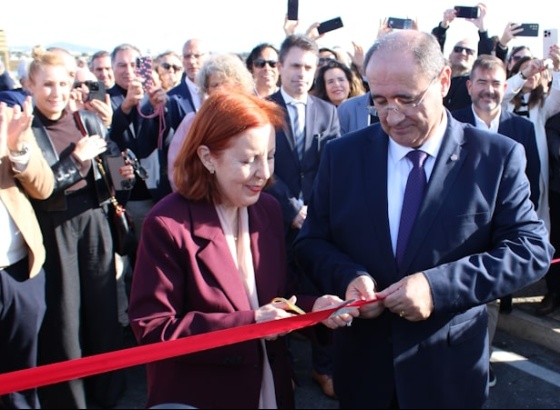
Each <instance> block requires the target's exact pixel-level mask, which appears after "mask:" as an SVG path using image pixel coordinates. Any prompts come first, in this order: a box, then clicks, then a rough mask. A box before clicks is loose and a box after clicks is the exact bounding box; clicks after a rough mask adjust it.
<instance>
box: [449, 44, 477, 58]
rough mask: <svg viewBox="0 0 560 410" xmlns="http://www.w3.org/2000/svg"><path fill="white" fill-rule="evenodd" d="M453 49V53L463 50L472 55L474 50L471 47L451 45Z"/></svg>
mask: <svg viewBox="0 0 560 410" xmlns="http://www.w3.org/2000/svg"><path fill="white" fill-rule="evenodd" d="M453 51H454V52H455V53H462V52H463V51H464V52H466V53H467V54H468V55H470V56H472V55H474V50H473V49H472V48H467V47H461V46H455V47H453Z"/></svg>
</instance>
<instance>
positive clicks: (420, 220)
mask: <svg viewBox="0 0 560 410" xmlns="http://www.w3.org/2000/svg"><path fill="white" fill-rule="evenodd" d="M447 121H448V126H447V130H446V132H445V135H444V136H443V141H442V143H441V147H440V150H439V153H438V157H437V158H436V162H435V165H434V169H433V170H432V174H431V176H430V180H429V181H428V187H427V190H426V196H425V198H424V200H423V202H422V205H421V206H420V210H419V212H418V216H417V217H416V222H415V224H414V227H413V228H412V232H411V233H410V238H409V240H408V244H407V246H406V255H405V257H404V261H403V266H402V267H401V274H404V273H406V272H407V270H408V268H409V266H410V264H411V262H412V261H413V260H414V259H415V258H416V256H417V254H418V252H419V250H420V248H421V247H422V244H423V243H424V241H425V238H426V235H427V233H428V232H429V231H430V227H431V226H432V225H433V224H434V222H435V221H436V218H437V216H438V214H439V210H440V208H441V206H442V204H443V203H445V199H446V198H447V196H448V195H449V191H450V190H451V187H453V186H455V180H456V179H457V177H458V175H459V171H460V169H461V167H462V166H463V164H464V163H465V160H466V158H467V153H468V152H467V151H466V150H464V149H462V147H463V144H464V140H463V130H462V128H461V125H460V123H459V122H458V121H456V120H454V119H453V117H451V115H448V117H447ZM403 276H404V275H403Z"/></svg>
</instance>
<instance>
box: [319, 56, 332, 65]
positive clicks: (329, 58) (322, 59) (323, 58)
mask: <svg viewBox="0 0 560 410" xmlns="http://www.w3.org/2000/svg"><path fill="white" fill-rule="evenodd" d="M331 60H335V58H334V57H319V60H318V64H319V65H320V66H321V65H323V64H326V63H328V62H329V61H331Z"/></svg>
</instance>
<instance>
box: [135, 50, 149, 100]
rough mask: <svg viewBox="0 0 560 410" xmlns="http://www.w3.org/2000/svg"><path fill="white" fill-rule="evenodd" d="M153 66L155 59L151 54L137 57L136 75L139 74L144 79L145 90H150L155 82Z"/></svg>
mask: <svg viewBox="0 0 560 410" xmlns="http://www.w3.org/2000/svg"><path fill="white" fill-rule="evenodd" d="M152 66H153V61H152V57H150V56H143V57H138V58H137V59H136V75H138V76H139V77H140V78H141V79H142V87H143V88H144V92H148V90H149V89H150V88H151V87H152V84H153V79H152V70H153V69H152Z"/></svg>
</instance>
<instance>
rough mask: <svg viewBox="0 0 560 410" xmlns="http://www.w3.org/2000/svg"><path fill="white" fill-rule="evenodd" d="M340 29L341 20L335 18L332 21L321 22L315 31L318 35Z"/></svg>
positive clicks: (341, 25)
mask: <svg viewBox="0 0 560 410" xmlns="http://www.w3.org/2000/svg"><path fill="white" fill-rule="evenodd" d="M341 27H343V24H342V19H341V18H340V17H335V18H333V19H330V20H327V21H323V22H322V23H321V24H319V27H317V31H318V32H319V34H324V33H328V32H329V31H333V30H336V29H339V28H341Z"/></svg>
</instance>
